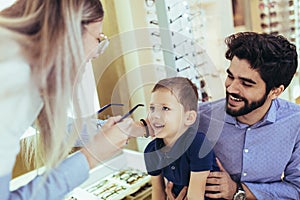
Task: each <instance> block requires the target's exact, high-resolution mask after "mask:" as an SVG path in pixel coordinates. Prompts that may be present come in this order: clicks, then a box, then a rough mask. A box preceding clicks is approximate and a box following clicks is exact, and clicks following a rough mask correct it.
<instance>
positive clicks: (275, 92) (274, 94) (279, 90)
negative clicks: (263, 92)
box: [270, 85, 284, 99]
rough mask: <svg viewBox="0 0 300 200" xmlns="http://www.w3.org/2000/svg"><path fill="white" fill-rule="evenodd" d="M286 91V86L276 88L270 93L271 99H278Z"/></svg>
mask: <svg viewBox="0 0 300 200" xmlns="http://www.w3.org/2000/svg"><path fill="white" fill-rule="evenodd" d="M283 91H284V86H283V85H280V86H279V87H277V88H274V89H272V90H271V91H270V97H271V99H276V98H277V97H278V96H279V95H281V93H282V92H283Z"/></svg>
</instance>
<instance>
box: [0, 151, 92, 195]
mask: <svg viewBox="0 0 300 200" xmlns="http://www.w3.org/2000/svg"><path fill="white" fill-rule="evenodd" d="M89 169H90V168H89V165H88V162H87V160H86V158H85V156H84V155H83V154H82V153H80V152H77V153H75V154H74V155H72V156H70V157H69V158H67V159H66V160H64V161H63V162H62V163H61V164H60V165H59V166H58V167H57V168H54V169H52V170H51V171H50V173H49V174H48V176H47V177H46V179H45V177H44V176H42V175H40V176H37V177H36V178H34V179H33V180H32V181H31V182H29V183H28V184H27V185H25V186H23V187H20V188H19V189H17V190H15V191H9V185H8V183H9V181H10V179H11V174H9V175H7V176H3V177H0V199H1V200H21V199H26V200H29V199H30V200H37V199H39V200H40V199H47V200H62V199H64V196H65V195H66V194H67V193H68V192H70V191H71V190H73V189H74V188H75V187H77V186H78V185H80V184H81V183H83V182H84V181H85V180H86V179H87V178H88V176H89Z"/></svg>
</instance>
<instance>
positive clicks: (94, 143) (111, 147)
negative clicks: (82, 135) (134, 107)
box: [81, 116, 136, 168]
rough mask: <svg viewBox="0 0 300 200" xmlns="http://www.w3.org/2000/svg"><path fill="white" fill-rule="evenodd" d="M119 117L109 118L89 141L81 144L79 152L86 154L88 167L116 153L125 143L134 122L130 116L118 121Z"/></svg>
mask: <svg viewBox="0 0 300 200" xmlns="http://www.w3.org/2000/svg"><path fill="white" fill-rule="evenodd" d="M120 119H121V116H118V117H111V118H109V119H108V120H107V122H106V123H105V124H104V125H103V126H102V128H101V129H100V130H99V132H98V133H97V134H96V135H95V136H94V137H93V138H91V140H90V141H89V143H87V144H86V145H84V146H83V149H82V150H81V152H82V153H83V154H84V155H85V156H86V158H87V160H88V162H89V165H90V168H93V167H95V166H96V165H97V164H98V163H99V162H103V161H104V160H106V159H108V158H110V157H112V156H114V155H116V154H118V153H119V152H120V150H121V149H122V147H124V146H125V145H126V144H127V141H128V139H129V137H130V136H131V135H130V134H131V131H132V130H133V127H135V126H136V124H135V122H134V121H133V120H132V119H131V118H126V119H124V120H122V121H121V122H119V120H120Z"/></svg>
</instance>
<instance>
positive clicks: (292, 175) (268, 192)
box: [244, 132, 300, 200]
mask: <svg viewBox="0 0 300 200" xmlns="http://www.w3.org/2000/svg"><path fill="white" fill-rule="evenodd" d="M299 155H300V134H299V132H298V138H297V142H296V145H295V148H294V151H293V153H292V156H291V159H290V162H289V164H288V165H287V167H286V169H285V171H284V178H283V180H282V181H279V182H271V183H253V182H251V183H250V182H244V183H245V184H246V185H247V187H248V188H249V189H250V191H251V192H252V193H253V194H254V195H255V197H256V198H257V199H297V200H299V199H300V156H299Z"/></svg>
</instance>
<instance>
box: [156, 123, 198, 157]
mask: <svg viewBox="0 0 300 200" xmlns="http://www.w3.org/2000/svg"><path fill="white" fill-rule="evenodd" d="M196 133H197V131H196V130H195V129H194V128H188V129H187V130H186V131H185V132H184V133H183V134H182V135H181V136H180V137H179V138H178V139H177V140H176V142H175V144H174V145H173V146H172V147H171V149H170V150H169V151H164V149H163V148H164V147H165V144H164V142H163V139H161V138H158V139H157V140H156V143H155V150H156V152H157V154H158V156H159V157H160V158H175V159H177V158H179V157H180V156H181V155H182V154H183V153H184V152H185V151H186V150H187V149H188V148H189V146H190V145H191V143H192V142H193V140H194V138H195V134H196Z"/></svg>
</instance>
